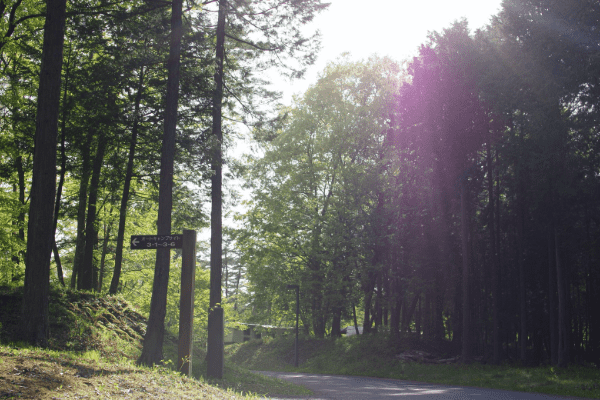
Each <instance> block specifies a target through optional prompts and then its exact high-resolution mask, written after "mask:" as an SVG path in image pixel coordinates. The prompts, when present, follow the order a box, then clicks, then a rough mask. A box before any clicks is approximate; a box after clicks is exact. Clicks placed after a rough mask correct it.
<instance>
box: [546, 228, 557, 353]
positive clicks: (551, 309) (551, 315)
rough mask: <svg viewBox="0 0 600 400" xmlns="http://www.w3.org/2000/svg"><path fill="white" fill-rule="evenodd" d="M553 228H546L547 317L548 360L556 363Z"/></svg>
mask: <svg viewBox="0 0 600 400" xmlns="http://www.w3.org/2000/svg"><path fill="white" fill-rule="evenodd" d="M555 254H556V250H555V243H554V228H553V227H552V226H550V227H549V229H548V319H549V321H548V322H549V324H550V326H549V330H550V349H549V350H550V360H551V362H552V365H556V364H558V335H557V331H558V328H557V324H556V260H555Z"/></svg>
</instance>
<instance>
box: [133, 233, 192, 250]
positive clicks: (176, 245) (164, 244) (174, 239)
mask: <svg viewBox="0 0 600 400" xmlns="http://www.w3.org/2000/svg"><path fill="white" fill-rule="evenodd" d="M182 246H183V235H164V236H161V235H135V236H134V235H132V236H131V250H150V249H152V250H153V249H181V248H182Z"/></svg>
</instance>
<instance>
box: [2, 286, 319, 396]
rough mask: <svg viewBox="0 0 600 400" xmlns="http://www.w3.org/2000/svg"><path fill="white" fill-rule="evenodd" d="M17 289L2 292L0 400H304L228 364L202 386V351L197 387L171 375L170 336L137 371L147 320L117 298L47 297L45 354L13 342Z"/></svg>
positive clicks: (295, 391)
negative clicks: (292, 399)
mask: <svg viewBox="0 0 600 400" xmlns="http://www.w3.org/2000/svg"><path fill="white" fill-rule="evenodd" d="M21 297H22V288H16V289H15V288H12V289H11V288H6V287H4V288H2V287H0V398H2V399H4V398H8V399H11V398H18V399H36V400H38V399H39V400H44V399H69V398H72V399H74V398H78V399H81V398H90V399H106V398H110V399H241V398H250V399H253V398H260V397H263V396H269V397H275V396H276V397H281V396H306V395H307V394H309V393H310V392H309V391H307V390H306V389H304V388H301V387H298V386H296V385H293V384H290V383H287V382H282V381H280V380H276V379H272V378H268V377H265V376H262V375H256V374H253V373H251V372H249V371H248V370H246V369H243V368H240V367H237V366H235V365H231V364H229V363H228V364H226V366H225V375H224V378H223V379H222V380H211V381H209V380H206V379H205V378H204V376H203V375H202V374H203V373H204V372H205V371H206V364H205V363H204V358H205V355H206V353H205V351H204V349H203V346H201V345H197V346H196V347H197V348H196V349H195V351H194V356H193V363H194V364H193V368H192V370H193V372H194V375H195V379H189V378H187V377H184V376H182V375H181V374H179V373H178V372H177V371H176V370H175V361H176V354H177V345H176V339H175V337H174V336H173V334H170V333H168V334H167V335H166V338H165V343H164V350H165V353H164V356H165V361H164V363H163V365H162V366H156V367H154V368H147V367H139V366H137V365H135V360H136V358H137V357H138V356H139V353H140V351H141V341H142V339H143V335H144V333H145V329H146V328H145V327H146V319H145V318H144V316H143V315H141V314H139V313H138V312H137V311H136V310H135V307H134V306H132V305H131V304H129V303H128V302H126V301H125V300H123V299H122V298H120V297H119V296H109V297H97V296H95V295H92V294H89V293H85V292H77V291H69V290H66V291H65V290H60V289H53V290H52V291H51V298H50V307H51V310H50V326H51V327H50V332H51V337H50V341H49V348H47V349H41V348H35V347H31V346H29V345H27V344H25V343H23V342H21V341H19V337H18V333H17V323H18V318H19V310H20V302H21Z"/></svg>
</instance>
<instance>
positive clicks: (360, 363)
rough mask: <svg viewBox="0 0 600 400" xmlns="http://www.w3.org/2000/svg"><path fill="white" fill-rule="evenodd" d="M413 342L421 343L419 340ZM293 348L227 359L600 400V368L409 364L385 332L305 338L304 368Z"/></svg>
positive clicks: (268, 343)
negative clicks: (380, 333)
mask: <svg viewBox="0 0 600 400" xmlns="http://www.w3.org/2000/svg"><path fill="white" fill-rule="evenodd" d="M410 344H411V346H414V345H415V343H413V342H411V343H410ZM293 346H294V340H293V338H292V337H284V338H278V339H266V340H257V341H252V342H247V343H244V344H238V345H233V346H228V347H227V348H226V357H227V359H228V360H229V361H230V362H232V363H236V364H237V365H240V366H242V367H245V368H248V369H254V370H270V371H297V372H311V373H323V374H339V375H357V376H372V377H381V378H394V379H403V380H409V381H418V382H429V383H440V384H447V385H460V386H472V387H486V388H493V389H503V390H515V391H523V392H537V393H546V394H553V395H562V396H570V397H587V398H595V399H600V370H599V369H598V368H595V367H583V366H570V367H568V368H563V369H559V368H556V367H551V366H539V367H522V366H519V365H511V364H504V365H501V366H493V365H488V364H481V363H473V364H470V365H462V364H450V365H438V364H421V363H416V362H405V361H400V360H399V359H398V358H396V357H395V356H396V354H398V353H401V352H402V351H404V350H406V348H407V347H400V348H397V349H392V348H390V346H388V339H387V337H386V336H385V335H379V336H353V337H348V338H342V339H339V340H336V341H332V340H329V339H326V340H316V339H303V340H301V341H300V345H299V349H300V350H299V353H300V357H299V358H300V366H299V367H298V368H294V367H293V351H294V350H293ZM405 346H407V345H405ZM290 355H292V356H291V357H290ZM441 355H442V356H445V355H444V354H443V353H442V354H441Z"/></svg>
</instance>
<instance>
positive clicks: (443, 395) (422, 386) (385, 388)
mask: <svg viewBox="0 0 600 400" xmlns="http://www.w3.org/2000/svg"><path fill="white" fill-rule="evenodd" d="M257 372H258V373H260V374H264V375H268V376H272V377H275V378H279V379H284V380H286V381H290V382H293V383H295V384H297V385H301V386H304V387H306V388H308V389H310V390H312V391H313V393H314V394H313V396H310V397H305V398H307V399H333V400H336V399H340V400H341V399H344V400H371V399H372V400H383V399H401V400H405V399H418V400H426V399H427V400H428V399H434V400H446V399H448V400H450V399H452V400H460V399H480V400H484V399H485V400H487V399H490V400H513V399H523V400H550V399H561V400H565V399H566V397H562V396H551V395H545V394H539V393H524V392H509V391H505V390H496V389H481V388H472V387H462V386H441V385H433V384H429V383H419V382H410V381H401V380H397V379H381V378H364V377H355V376H340V375H320V374H302V373H296V372H271V371H257ZM570 398H571V399H572V397H570Z"/></svg>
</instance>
